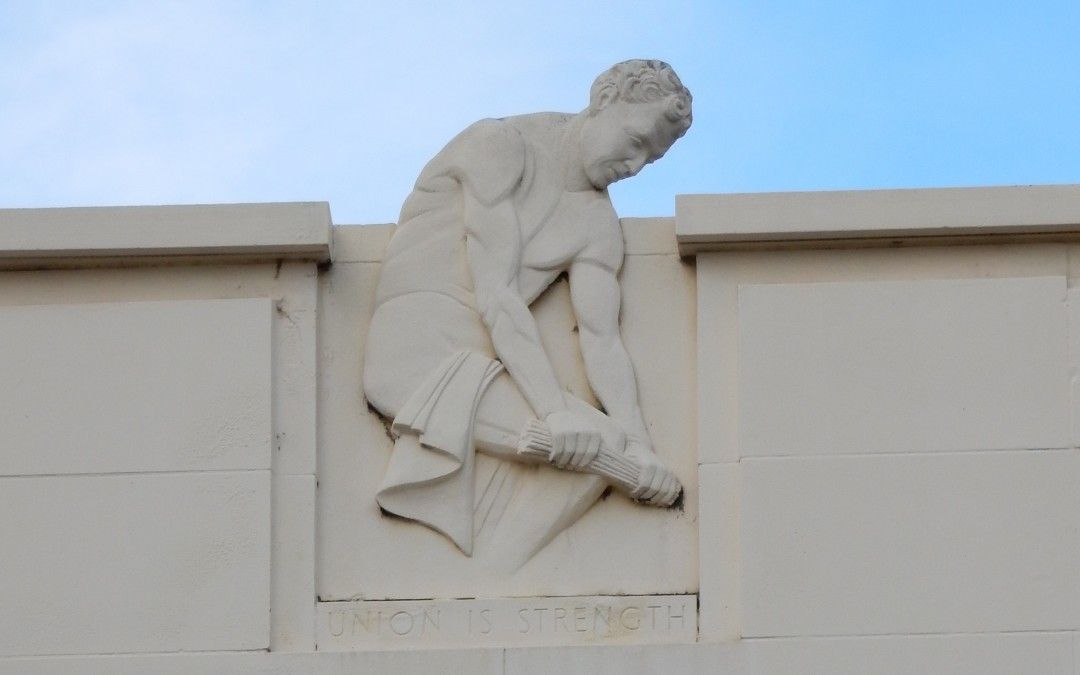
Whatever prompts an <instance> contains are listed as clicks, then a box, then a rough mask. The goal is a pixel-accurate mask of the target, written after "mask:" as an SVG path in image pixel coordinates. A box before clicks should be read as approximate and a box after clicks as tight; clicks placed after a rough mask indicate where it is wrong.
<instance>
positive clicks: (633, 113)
mask: <svg viewBox="0 0 1080 675" xmlns="http://www.w3.org/2000/svg"><path fill="white" fill-rule="evenodd" d="M676 138H677V130H676V128H675V125H674V124H672V123H671V122H669V121H668V120H667V118H665V117H664V104H663V102H662V101H657V102H649V103H627V102H625V101H616V102H613V103H609V104H608V105H606V106H604V107H603V108H602V109H601V110H600V111H599V112H597V113H595V114H594V115H591V116H589V117H588V118H587V119H586V120H585V124H584V125H583V126H582V128H581V146H582V160H583V162H584V165H585V175H586V176H588V178H589V182H590V183H592V185H593V187H595V188H596V189H597V190H603V189H604V188H606V187H607V186H608V185H611V184H612V183H614V182H615V181H618V180H622V179H623V178H629V177H630V176H634V175H636V174H637V172H639V171H641V168H642V167H643V166H645V165H646V164H650V163H652V162H655V161H656V160H658V159H660V158H661V157H663V156H664V153H665V152H667V151H668V148H670V147H671V145H672V144H673V143H674V142H675V139H676Z"/></svg>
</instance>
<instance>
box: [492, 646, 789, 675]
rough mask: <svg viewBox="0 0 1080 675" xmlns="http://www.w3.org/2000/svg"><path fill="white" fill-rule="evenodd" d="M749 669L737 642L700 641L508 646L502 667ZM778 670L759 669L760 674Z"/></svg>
mask: <svg viewBox="0 0 1080 675" xmlns="http://www.w3.org/2000/svg"><path fill="white" fill-rule="evenodd" d="M749 672H751V671H748V670H747V669H746V666H745V658H744V650H743V648H742V646H741V645H702V644H690V645H641V646H625V647H569V648H566V647H564V648H561V649H551V648H547V649H544V648H528V649H508V650H506V670H505V673H506V675H549V674H550V673H566V674H570V673H575V674H576V673H588V674H589V675H656V674H657V673H687V674H696V673H702V674H706V673H707V674H710V675H711V674H713V673H715V674H716V675H741V674H744V673H749ZM781 673H783V671H773V672H772V673H766V672H765V671H762V675H779V674H781ZM785 675H786V674H785Z"/></svg>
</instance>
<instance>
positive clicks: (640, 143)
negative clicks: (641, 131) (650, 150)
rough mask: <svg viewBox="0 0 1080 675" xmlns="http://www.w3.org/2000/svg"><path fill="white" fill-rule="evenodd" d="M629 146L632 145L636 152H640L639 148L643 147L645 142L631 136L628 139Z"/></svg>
mask: <svg viewBox="0 0 1080 675" xmlns="http://www.w3.org/2000/svg"><path fill="white" fill-rule="evenodd" d="M630 144H631V145H633V146H634V148H635V149H638V150H640V149H641V147H642V146H643V145H645V142H644V141H642V140H641V139H640V138H638V137H637V136H631V137H630Z"/></svg>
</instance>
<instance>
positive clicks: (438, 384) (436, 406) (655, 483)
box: [363, 60, 691, 554]
mask: <svg viewBox="0 0 1080 675" xmlns="http://www.w3.org/2000/svg"><path fill="white" fill-rule="evenodd" d="M690 108H691V97H690V92H689V91H687V89H686V88H685V87H683V85H682V83H681V82H680V81H679V78H678V77H677V76H676V75H675V72H674V71H673V70H672V69H671V67H670V66H668V65H667V64H666V63H663V62H660V61H644V60H633V61H626V62H623V63H619V64H617V65H615V66H614V67H612V68H611V69H609V70H607V71H606V72H604V73H603V74H602V75H600V76H599V78H597V80H596V81H595V83H594V84H593V86H592V90H591V96H590V102H589V106H588V108H587V109H586V110H584V111H582V112H580V113H578V114H564V113H539V114H534V115H522V116H517V117H509V118H504V119H488V120H482V121H480V122H477V123H476V124H473V125H472V126H470V127H469V128H467V129H466V130H465V131H463V132H462V133H461V134H459V135H458V136H457V137H456V138H454V139H453V140H452V141H451V142H450V143H449V144H448V145H447V146H446V147H445V148H444V149H443V150H442V151H440V152H439V153H438V154H437V155H436V156H435V157H434V158H433V159H432V160H431V162H429V163H428V165H427V166H426V167H425V168H424V170H423V172H422V173H421V174H420V177H419V179H418V180H417V181H416V186H415V188H414V189H413V192H412V193H411V194H410V195H409V197H408V199H407V200H406V201H405V204H404V206H403V207H402V210H401V217H400V219H399V223H398V226H397V229H396V231H395V233H394V236H393V239H392V240H391V242H390V244H389V248H388V250H387V251H386V254H385V256H384V259H383V263H382V267H381V270H380V278H379V283H378V288H377V291H376V310H375V313H374V316H373V318H372V321H371V326H370V330H369V334H368V338H367V341H366V344H365V361H364V377H363V381H364V391H365V394H366V396H367V398H368V401H369V402H370V403H371V404H372V405H373V406H374V407H375V408H376V409H377V410H378V411H379V412H380V413H382V414H383V415H385V416H387V417H388V418H391V419H393V420H394V425H393V430H394V432H395V434H397V436H398V437H397V440H396V443H395V447H394V452H393V455H392V457H391V460H390V465H389V467H388V469H387V473H386V475H385V478H384V480H383V483H382V486H381V488H380V490H379V493H378V497H377V498H378V501H379V504H380V505H381V506H382V508H383V509H385V510H386V511H389V512H391V513H394V514H396V515H400V516H403V517H406V518H411V519H414V520H417V521H420V522H422V523H424V524H426V525H428V526H430V527H432V528H434V529H436V530H438V531H440V532H442V533H443V534H445V535H446V536H448V537H449V538H450V539H451V540H453V541H454V542H455V543H456V544H457V545H458V546H459V547H460V548H461V549H462V550H463V551H464V552H465V553H466V554H470V553H471V552H472V546H473V530H474V518H473V510H474V506H475V504H474V502H475V501H476V497H475V493H474V490H475V487H474V483H475V479H474V476H473V466H474V463H475V458H474V451H475V450H479V451H481V452H483V453H486V454H488V455H492V456H495V457H499V458H502V459H505V460H510V461H514V462H520V461H536V460H529V459H528V458H525V457H523V456H522V455H521V454H519V452H518V444H519V437H520V435H521V432H522V430H523V429H524V428H525V427H526V425H527V424H528V423H529V422H530V420H534V419H537V420H541V421H542V422H543V423H544V424H545V425H546V427H547V429H548V430H549V431H550V439H551V457H550V460H551V464H552V465H554V466H555V467H558V468H563V469H573V470H575V471H582V470H587V468H588V467H589V465H590V463H591V462H593V461H594V459H595V458H596V456H597V454H598V453H599V452H601V451H602V450H604V449H605V448H607V449H610V450H613V451H615V452H620V453H625V456H626V457H628V458H630V459H631V460H632V461H633V462H634V463H635V464H636V465H637V466H638V467H639V468H640V474H639V476H638V480H637V485H636V486H635V487H634V489H633V490H632V491H631V496H632V497H634V498H635V499H638V500H640V501H643V502H647V503H650V504H655V505H661V506H667V505H670V504H671V503H672V502H673V501H674V500H675V499H676V497H677V496H678V494H679V492H680V490H681V486H680V484H679V481H678V479H677V478H676V477H675V476H674V475H673V474H672V473H671V471H670V470H669V469H668V468H667V467H666V466H665V465H664V463H663V462H662V461H661V460H660V459H659V458H658V457H657V455H656V454H655V452H654V451H653V447H652V442H651V440H650V438H649V434H648V431H647V430H646V426H645V423H644V421H643V420H642V415H641V410H640V409H639V407H638V396H637V387H636V382H635V378H634V370H633V367H632V365H631V362H630V358H629V356H628V355H627V352H626V349H625V348H624V347H623V344H622V340H621V338H620V335H619V308H620V289H619V283H618V281H617V277H616V275H617V274H618V272H619V269H620V267H621V265H622V262H623V238H622V230H621V228H620V225H619V220H618V217H617V216H616V214H615V211H614V209H613V208H612V205H611V200H610V198H609V196H608V192H607V187H608V186H609V185H610V184H611V183H614V182H615V181H618V180H621V179H623V178H628V177H630V176H633V175H635V174H636V173H638V171H640V170H641V168H642V167H643V166H645V165H646V164H648V163H650V162H653V161H655V160H657V159H659V158H660V157H662V156H663V155H664V153H665V152H666V151H667V150H668V148H670V147H671V145H672V144H673V143H674V142H675V141H676V140H677V139H678V138H679V137H681V136H682V135H683V134H684V133H685V132H686V130H687V129H688V128H689V126H690V122H691V109H690ZM564 272H566V273H567V274H568V277H569V284H570V292H571V301H572V305H573V310H574V314H575V315H576V317H577V321H578V326H579V336H580V338H579V339H580V346H581V355H582V358H583V360H584V362H585V367H586V374H587V376H588V381H589V384H590V386H591V388H592V390H593V392H594V393H595V395H596V397H597V399H599V401H600V402H601V403H602V405H603V408H604V411H605V412H603V413H602V412H600V411H599V410H597V409H596V408H593V407H592V406H589V405H588V404H586V403H584V402H582V401H580V400H578V399H576V398H574V397H573V396H570V395H569V394H567V393H566V392H565V391H563V389H562V388H561V387H560V386H559V383H558V382H557V381H556V377H555V371H554V369H553V367H552V364H551V362H550V361H549V358H548V355H547V354H546V353H545V351H544V348H543V347H542V345H541V343H540V335H539V332H538V330H537V326H536V321H535V319H534V317H533V315H532V313H531V312H530V309H529V306H530V304H531V303H532V302H533V301H534V300H535V299H536V298H537V297H539V296H540V295H541V293H542V292H543V291H544V290H545V289H546V288H547V287H548V286H549V285H550V284H551V283H552V282H553V281H555V279H556V278H557V277H559V275H560V274H562V273H564ZM560 473H562V474H563V477H565V478H567V479H569V478H575V479H584V480H579V481H578V482H577V483H575V486H576V487H575V488H574V489H573V491H572V494H569V493H568V494H563V495H562V497H560V499H562V500H563V502H564V503H561V504H559V505H557V506H556V508H554V515H553V516H552V519H553V520H555V521H558V522H552V523H550V524H549V525H548V526H546V527H548V529H550V530H551V531H552V532H557V530H558V529H559V528H562V527H566V526H567V525H569V524H570V523H572V522H573V521H574V520H576V519H577V518H578V517H580V515H581V514H582V513H583V512H584V510H585V509H587V508H588V506H589V505H590V504H591V503H592V502H593V501H595V499H596V498H597V496H599V494H600V492H601V491H602V490H603V489H604V487H605V483H604V481H602V480H600V479H597V478H596V477H595V476H585V475H582V474H575V473H567V472H560ZM537 499H538V501H540V502H542V501H543V500H544V498H543V497H538V498H537ZM550 536H553V534H550V533H549V534H547V535H541V538H544V537H547V538H548V539H549V538H550ZM542 543H544V542H538V545H542ZM534 548H535V546H534Z"/></svg>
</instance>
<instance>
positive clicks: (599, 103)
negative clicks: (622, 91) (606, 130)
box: [593, 82, 619, 112]
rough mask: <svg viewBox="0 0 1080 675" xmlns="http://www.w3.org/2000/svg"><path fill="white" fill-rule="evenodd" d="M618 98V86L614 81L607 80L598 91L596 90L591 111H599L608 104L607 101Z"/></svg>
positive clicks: (612, 101)
mask: <svg viewBox="0 0 1080 675" xmlns="http://www.w3.org/2000/svg"><path fill="white" fill-rule="evenodd" d="M618 98H619V87H618V86H617V85H616V84H615V83H614V82H609V83H608V84H606V85H604V86H603V87H601V88H600V91H598V92H596V96H595V97H594V100H593V108H594V110H593V112H600V111H601V110H603V109H604V108H606V107H607V106H608V104H609V103H614V102H615V101H616V100H617V99H618Z"/></svg>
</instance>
